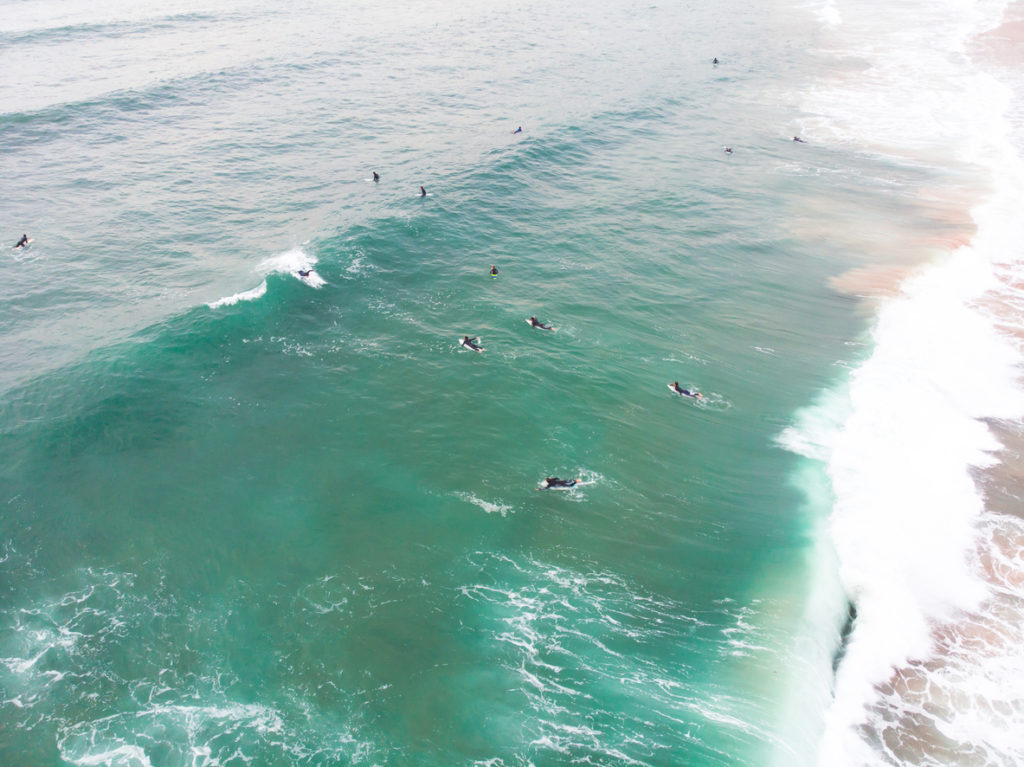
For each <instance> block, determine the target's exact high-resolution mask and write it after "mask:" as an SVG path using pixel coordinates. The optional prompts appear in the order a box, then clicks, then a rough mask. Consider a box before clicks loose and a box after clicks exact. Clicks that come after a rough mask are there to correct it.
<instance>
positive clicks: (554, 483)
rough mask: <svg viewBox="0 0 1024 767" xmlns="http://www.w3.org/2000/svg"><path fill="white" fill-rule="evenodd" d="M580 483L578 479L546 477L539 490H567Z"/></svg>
mask: <svg viewBox="0 0 1024 767" xmlns="http://www.w3.org/2000/svg"><path fill="white" fill-rule="evenodd" d="M578 483H579V480H578V479H561V478H559V477H545V478H544V481H543V482H542V483H541V485H540V487H538V488H537V489H538V490H565V489H568V488H570V487H575V486H576V485H577V484H578Z"/></svg>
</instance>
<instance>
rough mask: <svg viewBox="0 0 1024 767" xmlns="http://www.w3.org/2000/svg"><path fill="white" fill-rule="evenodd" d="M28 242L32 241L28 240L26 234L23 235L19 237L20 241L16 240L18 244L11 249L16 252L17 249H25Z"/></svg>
mask: <svg viewBox="0 0 1024 767" xmlns="http://www.w3.org/2000/svg"><path fill="white" fill-rule="evenodd" d="M30 242H32V240H30V239H29V238H28V235H27V234H23V235H21V239H20V240H18V244H17V245H15V246H14V248H13V249H14V250H18V249H19V248H24V247H27V246H28V244H29V243H30Z"/></svg>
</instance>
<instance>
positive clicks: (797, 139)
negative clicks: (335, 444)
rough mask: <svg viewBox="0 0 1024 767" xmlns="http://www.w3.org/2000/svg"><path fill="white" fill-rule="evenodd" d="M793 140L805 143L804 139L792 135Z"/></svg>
mask: <svg viewBox="0 0 1024 767" xmlns="http://www.w3.org/2000/svg"><path fill="white" fill-rule="evenodd" d="M793 140H794V141H796V142H797V143H800V144H806V143H807V142H806V141H804V140H803V139H802V138H800V137H799V136H793Z"/></svg>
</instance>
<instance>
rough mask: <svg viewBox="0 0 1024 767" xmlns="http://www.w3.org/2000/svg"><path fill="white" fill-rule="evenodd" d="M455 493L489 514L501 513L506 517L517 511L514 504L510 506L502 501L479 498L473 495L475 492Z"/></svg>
mask: <svg viewBox="0 0 1024 767" xmlns="http://www.w3.org/2000/svg"><path fill="white" fill-rule="evenodd" d="M455 495H456V497H458V498H461V499H462V500H464V501H466V502H467V503H471V504H473V505H474V506H477V507H478V508H481V509H483V510H484V511H486V512H487V513H488V514H501V516H503V517H505V516H508V515H509V514H512V513H514V512H515V508H514V507H513V506H509V505H508V504H505V503H502V502H501V501H497V502H491V501H485V500H484V499H483V498H478V497H477V496H475V495H473V493H455Z"/></svg>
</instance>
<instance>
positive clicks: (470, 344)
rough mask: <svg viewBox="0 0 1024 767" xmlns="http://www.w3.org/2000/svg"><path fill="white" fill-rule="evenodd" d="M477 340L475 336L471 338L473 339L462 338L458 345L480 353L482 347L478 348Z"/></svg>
mask: <svg viewBox="0 0 1024 767" xmlns="http://www.w3.org/2000/svg"><path fill="white" fill-rule="evenodd" d="M479 340H480V339H479V338H477V337H476V336H473V338H470V337H469V336H463V337H462V340H461V341H459V344H460V345H462V346H465V347H466V348H467V349H472V350H473V351H475V352H482V351H483V350H484V347H482V346H480V345H479V344H478V343H477V341H479Z"/></svg>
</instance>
